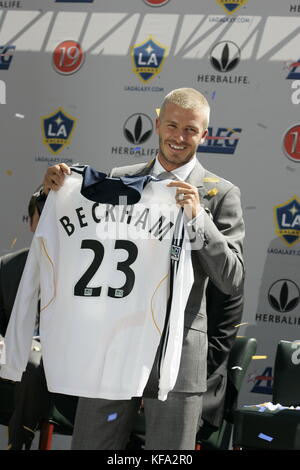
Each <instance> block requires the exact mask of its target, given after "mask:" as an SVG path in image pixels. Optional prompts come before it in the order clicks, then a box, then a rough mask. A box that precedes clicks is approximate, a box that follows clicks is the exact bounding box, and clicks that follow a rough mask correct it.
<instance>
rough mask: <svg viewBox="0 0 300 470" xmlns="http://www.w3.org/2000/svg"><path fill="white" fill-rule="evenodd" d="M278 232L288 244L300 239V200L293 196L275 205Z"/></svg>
mask: <svg viewBox="0 0 300 470" xmlns="http://www.w3.org/2000/svg"><path fill="white" fill-rule="evenodd" d="M275 225H276V233H277V235H279V237H280V238H281V239H282V240H283V241H284V243H285V244H286V245H289V246H292V245H294V244H295V243H298V241H299V239H300V200H299V199H298V197H297V196H293V197H292V198H291V199H289V200H288V201H287V202H284V203H283V204H279V205H278V206H276V207H275Z"/></svg>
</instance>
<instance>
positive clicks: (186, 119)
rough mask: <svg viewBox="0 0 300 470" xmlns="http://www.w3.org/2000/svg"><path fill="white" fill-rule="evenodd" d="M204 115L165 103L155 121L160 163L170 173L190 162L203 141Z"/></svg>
mask: <svg viewBox="0 0 300 470" xmlns="http://www.w3.org/2000/svg"><path fill="white" fill-rule="evenodd" d="M204 122H205V114H204V113H203V112H202V111H201V110H199V109H184V108H181V107H180V106H178V105H176V104H173V103H167V104H166V105H165V107H164V110H163V112H162V113H161V115H160V116H159V118H157V119H156V133H157V134H158V136H159V154H158V158H159V161H160V163H161V164H162V165H163V167H164V168H165V169H166V170H167V171H172V170H174V169H175V168H178V167H180V166H182V165H185V164H186V163H187V162H189V161H190V160H191V158H192V157H193V155H194V154H195V152H196V150H197V147H198V145H199V144H200V143H202V142H203V141H204V140H205V136H206V134H207V129H205V128H204Z"/></svg>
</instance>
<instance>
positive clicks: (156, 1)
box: [144, 0, 169, 7]
mask: <svg viewBox="0 0 300 470" xmlns="http://www.w3.org/2000/svg"><path fill="white" fill-rule="evenodd" d="M168 1H169V0H144V2H145V3H147V5H149V6H150V7H162V6H163V5H165V4H166V3H168Z"/></svg>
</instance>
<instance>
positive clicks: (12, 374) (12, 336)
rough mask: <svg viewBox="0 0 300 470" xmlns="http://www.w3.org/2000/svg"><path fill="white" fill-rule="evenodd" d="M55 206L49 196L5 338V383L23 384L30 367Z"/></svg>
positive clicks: (1, 372) (0, 368) (0, 369)
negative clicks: (46, 240)
mask: <svg viewBox="0 0 300 470" xmlns="http://www.w3.org/2000/svg"><path fill="white" fill-rule="evenodd" d="M53 205H54V200H53V196H52V195H49V196H48V198H47V201H46V204H45V207H44V210H43V213H42V216H41V218H40V221H39V224H38V226H37V229H36V232H35V234H34V237H33V240H32V243H31V246H30V250H29V253H28V257H27V260H26V264H25V267H24V271H23V274H22V277H21V281H20V284H19V288H18V292H17V295H16V299H15V302H14V306H13V310H12V313H11V317H10V320H9V323H8V327H7V331H6V334H5V337H4V345H3V347H2V351H1V357H0V376H1V377H2V378H5V379H9V380H13V381H20V380H21V378H22V374H23V372H24V370H25V369H26V366H27V362H28V358H29V355H30V350H31V343H32V337H33V333H34V328H35V322H36V315H37V306H38V296H39V286H40V257H41V239H42V238H43V237H44V236H45V234H46V233H47V223H48V217H49V215H50V214H51V212H52V210H53ZM50 220H51V217H50Z"/></svg>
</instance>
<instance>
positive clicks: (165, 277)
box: [151, 273, 169, 336]
mask: <svg viewBox="0 0 300 470" xmlns="http://www.w3.org/2000/svg"><path fill="white" fill-rule="evenodd" d="M168 277H169V273H167V274H165V276H164V277H163V278H162V279H161V280H160V281H159V283H158V284H157V287H156V288H155V291H154V292H153V295H152V297H151V315H152V320H153V323H154V325H155V327H156V329H157V331H158V333H159V334H160V336H161V335H162V332H161V331H160V329H159V326H158V325H157V323H156V321H155V318H154V310H153V304H152V302H153V298H154V296H155V294H156V292H157V290H158V289H159V287H160V286H161V284H162V283H163V281H165V280H166V279H167V278H168Z"/></svg>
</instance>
